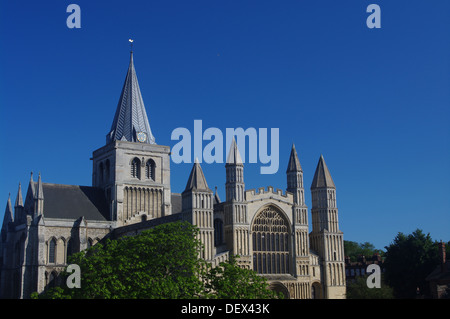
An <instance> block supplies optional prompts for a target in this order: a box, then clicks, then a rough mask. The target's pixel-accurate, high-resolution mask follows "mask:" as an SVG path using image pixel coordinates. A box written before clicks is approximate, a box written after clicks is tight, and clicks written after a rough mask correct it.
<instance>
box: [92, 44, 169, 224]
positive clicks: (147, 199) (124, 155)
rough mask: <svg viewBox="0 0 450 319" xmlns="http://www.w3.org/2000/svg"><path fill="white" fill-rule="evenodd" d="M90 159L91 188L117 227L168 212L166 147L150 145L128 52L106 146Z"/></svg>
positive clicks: (151, 137)
mask: <svg viewBox="0 0 450 319" xmlns="http://www.w3.org/2000/svg"><path fill="white" fill-rule="evenodd" d="M92 160H93V174H92V185H93V186H94V187H99V188H102V189H103V190H104V192H105V196H106V198H107V201H108V203H109V208H110V218H111V219H112V220H113V221H116V225H117V226H122V225H127V224H132V223H135V222H139V221H142V220H146V219H151V218H157V217H162V216H166V215H170V214H171V213H172V211H171V193H170V148H169V147H168V146H162V145H157V144H156V142H155V137H154V136H153V134H152V131H151V129H150V124H149V120H148V117H147V112H146V110H145V106H144V101H143V99H142V95H141V91H140V88H139V83H138V79H137V76H136V70H135V68H134V61H133V52H132V51H131V53H130V63H129V66H128V71H127V75H126V77H125V82H124V84H123V88H122V93H121V95H120V98H119V102H118V104H117V109H116V113H115V116H114V120H113V123H112V125H111V130H110V131H109V133H108V134H107V136H106V145H105V146H103V147H102V148H100V149H98V150H96V151H94V153H93V157H92Z"/></svg>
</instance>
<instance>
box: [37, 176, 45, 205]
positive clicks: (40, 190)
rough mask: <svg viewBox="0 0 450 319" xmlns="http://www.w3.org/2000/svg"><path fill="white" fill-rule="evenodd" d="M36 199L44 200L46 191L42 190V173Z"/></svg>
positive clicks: (38, 182)
mask: <svg viewBox="0 0 450 319" xmlns="http://www.w3.org/2000/svg"><path fill="white" fill-rule="evenodd" d="M36 198H37V199H44V189H43V188H42V179H41V173H39V177H38V181H37V189H36Z"/></svg>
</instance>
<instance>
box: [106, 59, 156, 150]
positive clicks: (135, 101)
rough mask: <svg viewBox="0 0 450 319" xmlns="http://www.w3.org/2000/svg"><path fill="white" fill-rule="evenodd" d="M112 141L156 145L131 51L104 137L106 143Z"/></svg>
mask: <svg viewBox="0 0 450 319" xmlns="http://www.w3.org/2000/svg"><path fill="white" fill-rule="evenodd" d="M114 140H120V141H128V142H141V143H147V144H156V143H155V137H154V136H153V134H152V131H151V129H150V124H149V121H148V117H147V112H146V111H145V105H144V100H143V99H142V95H141V90H140V88H139V83H138V79H137V76H136V70H135V68H134V62H133V51H131V52H130V64H129V66H128V72H127V76H126V77H125V83H124V84H123V88H122V93H121V95H120V99H119V103H118V104H117V109H116V114H115V116H114V120H113V123H112V126H111V131H110V132H109V133H108V135H107V136H106V142H107V143H110V142H112V141H114Z"/></svg>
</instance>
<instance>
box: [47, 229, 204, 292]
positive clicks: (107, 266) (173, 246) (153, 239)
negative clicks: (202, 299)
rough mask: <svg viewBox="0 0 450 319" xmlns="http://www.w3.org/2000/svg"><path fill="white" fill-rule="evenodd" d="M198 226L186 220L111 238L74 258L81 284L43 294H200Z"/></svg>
mask: <svg viewBox="0 0 450 319" xmlns="http://www.w3.org/2000/svg"><path fill="white" fill-rule="evenodd" d="M197 233H198V229H197V228H195V227H194V226H192V225H190V224H189V223H186V222H176V223H169V224H164V225H160V226H157V227H155V228H152V229H150V230H146V231H143V232H142V233H140V234H138V235H136V236H129V237H124V238H121V239H119V240H108V241H107V242H106V243H105V244H104V245H103V244H97V245H95V246H93V247H92V248H90V249H89V250H88V251H87V252H86V253H84V252H80V253H77V254H75V255H73V256H71V258H70V259H69V264H78V265H79V266H80V270H81V288H79V289H77V288H74V289H69V288H67V287H66V286H65V285H63V287H62V288H60V289H63V291H64V293H62V292H61V291H60V290H59V289H58V290H57V291H55V290H53V291H48V292H47V293H45V294H44V295H43V296H42V298H53V297H56V298H62V297H64V296H68V297H69V296H70V297H71V298H89V299H91V298H102V299H103V298H105V299H119V298H120V299H122V298H171V299H182V298H196V297H198V296H200V293H201V292H202V288H203V284H202V282H201V280H200V275H201V274H200V272H201V270H202V264H203V262H202V260H201V259H200V258H199V257H198V252H199V251H200V249H201V244H200V241H199V240H197V239H195V238H196V235H197Z"/></svg>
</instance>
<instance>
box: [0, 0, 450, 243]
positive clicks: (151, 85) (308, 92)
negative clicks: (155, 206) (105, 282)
mask: <svg viewBox="0 0 450 319" xmlns="http://www.w3.org/2000/svg"><path fill="white" fill-rule="evenodd" d="M71 3H76V4H78V5H79V6H80V8H81V28H80V29H69V28H67V26H66V19H67V17H68V15H69V13H66V8H67V6H68V5H69V4H71ZM371 3H376V4H378V5H379V6H380V8H381V29H369V28H367V26H366V18H367V16H368V15H369V13H366V8H367V6H368V5H369V4H371ZM448 12H450V2H449V1H447V0H435V1H432V2H430V1H424V0H421V1H417V0H413V1H381V0H371V1H363V0H360V1H350V0H342V1H331V0H330V1H317V0H314V1H313V0H305V1H273V0H271V1H261V0H260V1H248V0H239V1H237V0H232V1H217V0H208V1H192V0H184V1H172V0H164V1H162V0H161V1H134V0H129V1H108V2H106V1H79V0H74V1H20V2H17V1H8V2H7V1H3V2H2V3H1V4H0V30H1V31H0V32H1V50H0V134H1V136H2V139H0V149H1V157H0V161H1V162H0V164H1V165H0V204H1V203H3V204H1V205H3V206H0V207H1V208H0V214H3V212H4V207H5V206H6V201H7V198H8V193H11V198H12V201H13V202H14V200H15V197H16V193H17V187H18V184H19V182H21V183H22V187H23V195H24V196H25V191H26V188H27V186H28V181H29V178H30V172H31V171H33V172H34V174H35V175H34V176H35V180H36V179H37V174H38V172H41V174H42V178H43V181H44V182H48V183H60V184H75V185H91V173H92V163H91V161H90V160H89V159H90V157H91V156H92V152H93V151H94V150H96V149H97V148H100V147H101V146H103V145H104V144H105V140H106V134H107V133H108V132H109V129H110V126H111V123H112V120H113V117H114V112H115V109H116V106H117V102H118V99H119V96H120V90H121V88H122V84H123V81H124V79H125V74H126V71H127V67H128V61H129V43H128V39H129V38H133V39H134V40H135V42H134V62H135V67H136V70H137V75H138V79H139V84H140V88H141V92H142V95H143V99H144V103H145V105H146V108H147V114H148V116H149V120H150V125H151V128H152V131H153V134H154V135H155V137H156V141H157V143H158V144H161V145H169V146H171V147H172V146H173V145H175V143H176V141H172V140H171V139H170V136H171V132H172V131H173V130H174V129H175V128H177V127H186V128H188V129H191V130H193V125H194V120H195V119H201V120H202V121H203V127H204V129H206V128H208V127H217V128H219V129H221V130H223V132H225V129H226V128H237V127H242V128H249V127H254V128H279V129H280V168H279V171H278V173H277V174H275V175H261V174H260V173H259V168H260V163H258V164H246V166H245V173H244V174H245V175H244V177H245V183H246V188H247V189H251V188H258V187H262V186H267V185H272V186H273V187H275V188H281V189H285V188H286V176H285V170H286V166H287V163H288V159H289V153H290V148H291V145H292V143H295V145H296V149H297V151H298V154H299V157H300V162H301V165H302V167H303V171H304V183H305V188H306V195H307V204H308V206H309V207H311V197H310V192H309V186H310V185H311V181H312V178H313V174H314V170H315V168H316V165H317V162H318V159H319V156H320V154H323V155H324V158H325V160H326V163H327V165H328V167H329V169H330V171H331V174H332V176H333V179H334V182H335V184H336V187H337V204H338V208H339V220H340V227H341V230H342V231H343V232H344V239H346V240H352V241H357V242H365V241H369V242H372V243H374V244H375V246H376V247H378V248H383V247H384V246H386V245H388V244H389V243H390V242H391V241H392V240H393V238H394V237H395V236H396V235H397V233H398V232H404V233H410V232H412V231H414V230H415V229H416V228H421V229H423V230H424V232H426V233H428V232H429V233H430V234H431V236H432V238H433V239H435V240H439V239H442V240H446V241H448V240H450V237H449V236H450V232H449V226H450V196H449V194H450V183H449V182H448V181H449V180H450V125H449V120H450V41H448V39H449V38H450V23H449V22H448ZM191 165H192V164H174V163H172V164H171V182H172V191H173V192H178V193H179V192H182V191H183V189H184V187H185V183H186V181H187V178H188V176H189V171H190V169H191ZM202 167H203V170H204V172H205V175H206V178H207V182H208V184H209V186H210V188H212V189H213V188H214V187H215V186H217V187H218V190H219V194H220V196H221V197H222V198H224V197H225V193H224V184H225V168H224V165H223V164H209V165H207V164H203V165H202ZM0 216H2V215H0Z"/></svg>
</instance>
